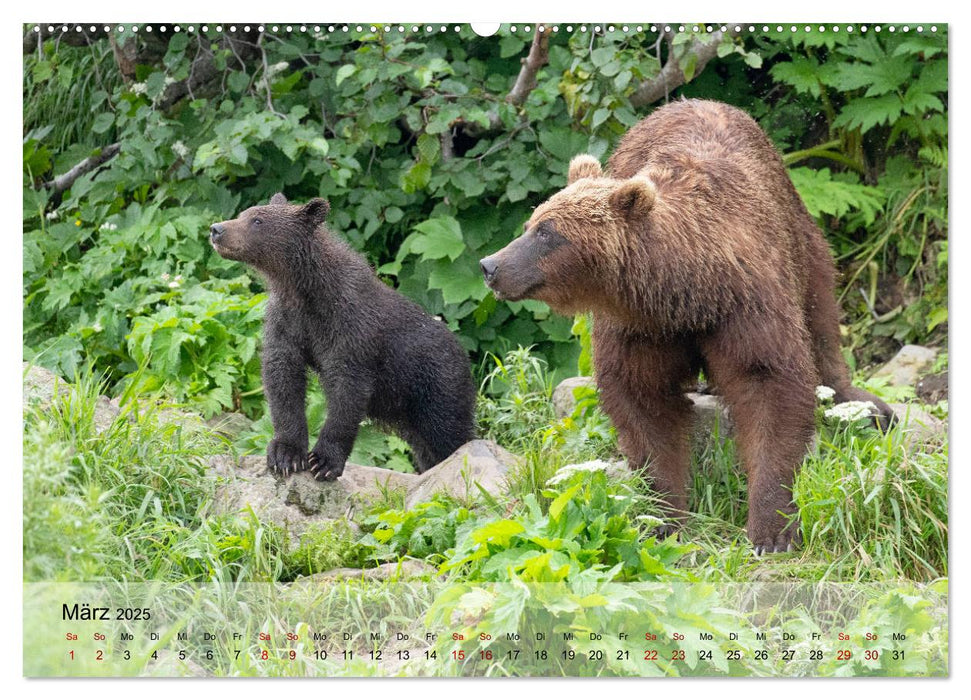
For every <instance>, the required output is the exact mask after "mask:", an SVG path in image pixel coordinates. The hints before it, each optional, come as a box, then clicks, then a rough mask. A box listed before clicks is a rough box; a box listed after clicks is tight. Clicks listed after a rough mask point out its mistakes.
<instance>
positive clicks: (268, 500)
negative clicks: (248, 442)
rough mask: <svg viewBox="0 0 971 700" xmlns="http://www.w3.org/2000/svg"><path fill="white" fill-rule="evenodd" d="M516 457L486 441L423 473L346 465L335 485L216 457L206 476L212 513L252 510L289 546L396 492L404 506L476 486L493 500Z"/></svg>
mask: <svg viewBox="0 0 971 700" xmlns="http://www.w3.org/2000/svg"><path fill="white" fill-rule="evenodd" d="M516 463H517V457H516V456H515V455H513V454H512V453H510V452H508V451H507V450H504V449H503V448H502V447H500V446H499V445H497V444H496V443H494V442H490V441H488V440H473V441H472V442H469V443H467V444H465V445H463V446H462V447H460V448H459V449H458V450H456V451H455V453H454V454H453V455H452V456H450V457H449V458H448V459H446V460H445V461H444V462H442V463H441V464H438V465H437V466H435V467H432V468H431V469H429V470H428V471H427V472H425V473H424V474H420V475H419V474H403V473H401V472H395V471H392V470H390V469H380V468H378V467H367V466H363V465H360V464H352V463H348V464H346V465H345V466H344V473H343V474H342V475H341V476H340V477H339V478H338V479H337V480H336V481H317V480H316V479H314V477H313V476H312V475H311V474H310V473H309V472H300V473H297V474H292V475H290V476H287V477H283V476H281V475H279V474H277V473H275V472H273V471H272V470H270V469H268V468H267V466H266V457H264V456H262V455H260V456H247V457H241V458H240V459H239V460H234V459H233V458H232V457H230V456H228V455H219V456H217V457H214V458H213V459H212V461H211V462H210V473H211V474H212V475H213V476H216V477H218V478H219V485H218V487H217V489H216V496H215V499H214V506H213V508H214V512H215V513H217V514H222V513H239V512H246V511H247V510H248V509H250V508H252V509H253V512H255V513H256V514H257V516H258V517H259V518H260V519H261V520H263V521H265V522H270V523H273V524H276V525H278V526H279V527H281V528H283V529H285V530H286V531H287V532H288V533H289V534H290V542H291V545H296V544H297V543H298V542H299V540H300V537H301V536H302V535H303V533H305V532H306V531H307V530H308V529H309V528H310V526H311V525H313V524H314V523H320V522H322V521H328V520H336V519H341V518H346V517H348V516H349V515H351V514H352V512H353V510H354V508H355V506H356V505H357V504H358V503H359V502H360V501H364V502H367V501H374V500H376V499H379V498H381V497H382V496H383V495H384V493H386V492H388V491H396V490H397V491H400V492H402V494H403V496H404V500H405V506H406V507H407V508H411V507H412V506H414V505H415V504H416V503H420V502H422V501H425V500H428V499H430V498H431V497H432V496H433V495H434V494H435V493H437V492H439V491H444V492H446V493H449V494H451V495H452V496H455V497H456V498H463V499H464V498H475V497H477V496H479V493H480V492H479V487H481V488H482V489H484V490H485V491H486V492H487V493H491V494H496V495H498V494H499V493H500V492H501V491H502V490H503V488H504V486H505V477H506V473H507V471H508V470H509V468H510V467H511V466H513V465H514V464H516Z"/></svg>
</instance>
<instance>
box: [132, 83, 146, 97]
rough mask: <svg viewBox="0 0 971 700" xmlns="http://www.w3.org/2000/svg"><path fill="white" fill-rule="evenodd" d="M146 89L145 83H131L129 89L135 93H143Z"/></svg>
mask: <svg viewBox="0 0 971 700" xmlns="http://www.w3.org/2000/svg"><path fill="white" fill-rule="evenodd" d="M147 90H148V85H147V84H145V83H132V85H131V91H132V92H133V93H135V94H136V95H144V94H145V92H146V91H147Z"/></svg>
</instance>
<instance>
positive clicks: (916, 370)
mask: <svg viewBox="0 0 971 700" xmlns="http://www.w3.org/2000/svg"><path fill="white" fill-rule="evenodd" d="M936 357H937V350H934V349H933V348H925V347H923V346H921V345H905V346H903V347H902V348H900V352H898V353H897V354H896V355H894V357H893V358H892V359H891V360H890V361H889V362H887V363H886V364H885V365H884V366H883V367H881V368H880V369H878V370H877V371H876V372H874V373H873V376H874V377H886V378H887V380H888V383H889V384H890V386H912V387H916V386H917V378H918V377H919V376H920V375H921V373H922V372H924V370H926V369H927V368H929V367H930V366H931V365H932V364H933V363H934V360H935V358H936Z"/></svg>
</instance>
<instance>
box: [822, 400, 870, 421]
mask: <svg viewBox="0 0 971 700" xmlns="http://www.w3.org/2000/svg"><path fill="white" fill-rule="evenodd" d="M876 408H877V407H876V406H874V405H873V402H872V401H846V402H845V403H838V404H836V405H835V406H833V407H832V408H827V409H826V412H825V413H824V414H823V415H825V416H826V417H827V418H835V419H836V420H838V421H842V422H844V423H853V422H854V421H858V420H862V419H864V418H870V417H871V416H873V415H874V414H875V412H876Z"/></svg>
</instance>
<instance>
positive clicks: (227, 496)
mask: <svg viewBox="0 0 971 700" xmlns="http://www.w3.org/2000/svg"><path fill="white" fill-rule="evenodd" d="M349 466H351V465H349ZM210 470H211V473H212V474H213V475H215V476H217V477H219V478H220V483H219V485H218V486H217V488H216V494H215V498H214V499H213V506H212V507H213V510H214V512H215V513H216V514H217V515H218V514H225V513H240V512H246V511H248V510H249V509H250V508H252V510H253V512H254V513H255V514H256V515H257V517H259V519H260V520H261V521H264V522H268V523H272V524H274V525H277V526H279V527H281V528H283V529H284V530H286V531H287V532H288V533H289V535H290V544H291V545H293V546H295V545H296V544H297V543H298V542H299V540H300V536H301V535H303V533H304V532H306V531H307V530H308V529H309V528H310V526H311V525H312V524H314V523H320V522H322V521H327V520H336V519H339V518H344V517H345V516H346V515H347V514H348V512H349V511H350V509H351V507H352V503H351V500H350V497H349V495H348V493H347V491H345V490H344V489H343V488H342V487H341V485H340V484H338V483H337V482H333V481H330V482H319V481H316V480H315V479H314V478H313V476H312V475H311V474H310V473H309V472H300V473H299V474H293V475H292V476H289V477H286V478H284V477H282V476H280V475H279V474H276V473H275V472H273V471H271V470H269V469H267V466H266V457H264V456H249V457H241V458H240V459H239V460H238V461H237V460H234V459H233V458H232V457H230V456H229V455H217V456H216V457H214V458H213V459H212V461H211V462H210Z"/></svg>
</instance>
